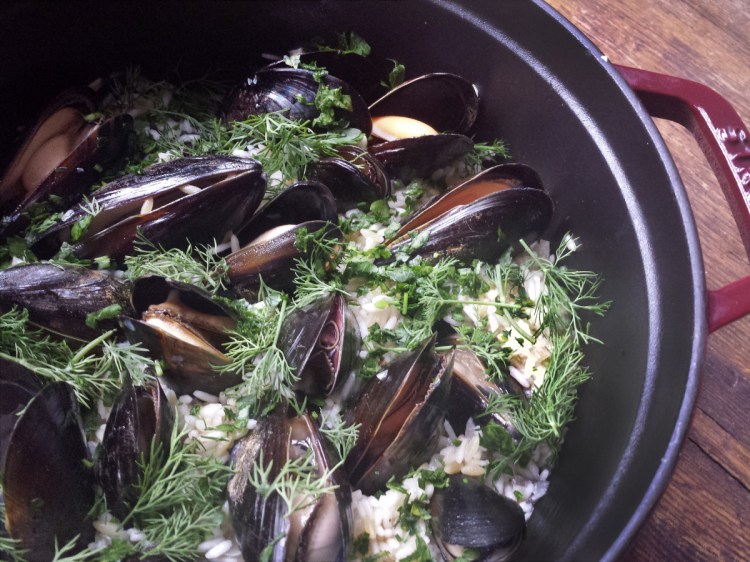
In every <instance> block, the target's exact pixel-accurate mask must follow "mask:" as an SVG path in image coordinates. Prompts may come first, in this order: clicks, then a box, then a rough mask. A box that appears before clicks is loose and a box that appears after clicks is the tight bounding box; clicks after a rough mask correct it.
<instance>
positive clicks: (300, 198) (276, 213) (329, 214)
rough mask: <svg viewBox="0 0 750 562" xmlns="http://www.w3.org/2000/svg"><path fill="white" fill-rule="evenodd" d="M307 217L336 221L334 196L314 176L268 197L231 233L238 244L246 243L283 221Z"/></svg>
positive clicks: (300, 219) (306, 219) (309, 218)
mask: <svg viewBox="0 0 750 562" xmlns="http://www.w3.org/2000/svg"><path fill="white" fill-rule="evenodd" d="M307 221H327V222H331V223H334V224H335V223H336V222H337V221H338V213H337V212H336V200H335V199H334V196H333V193H331V190H330V189H328V187H327V186H325V185H323V184H322V183H320V182H318V181H314V180H308V181H298V182H295V183H294V184H292V185H290V186H289V187H287V188H286V189H284V191H282V192H281V193H279V194H278V195H277V196H276V197H274V198H273V199H271V201H269V202H268V203H267V204H266V205H264V206H263V207H262V208H261V209H260V210H259V211H258V212H257V213H255V214H254V215H252V216H251V217H249V218H248V220H247V221H245V223H244V224H243V225H242V226H240V227H239V228H238V229H237V232H236V233H235V234H236V235H237V240H238V241H239V243H240V245H243V246H244V245H245V244H249V243H250V242H252V241H253V240H255V239H256V238H257V237H258V236H261V235H262V234H264V233H265V232H268V231H269V230H272V229H274V228H276V227H278V226H282V225H285V224H301V223H304V222H307Z"/></svg>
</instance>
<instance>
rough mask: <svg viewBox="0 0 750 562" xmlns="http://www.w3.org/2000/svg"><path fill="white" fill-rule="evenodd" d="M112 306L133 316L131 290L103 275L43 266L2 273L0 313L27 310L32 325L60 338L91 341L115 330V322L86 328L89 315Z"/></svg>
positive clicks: (70, 266)
mask: <svg viewBox="0 0 750 562" xmlns="http://www.w3.org/2000/svg"><path fill="white" fill-rule="evenodd" d="M112 305H119V306H120V307H121V308H122V313H123V314H129V313H130V304H129V287H128V286H127V284H125V283H123V282H122V281H119V280H117V279H115V278H114V277H112V276H111V275H108V274H107V273H104V272H101V271H94V270H91V269H87V268H85V267H80V266H72V265H66V266H60V265H52V264H44V263H35V264H27V265H20V266H16V267H11V268H9V269H4V270H2V271H0V310H2V311H6V312H7V311H8V310H10V309H11V308H13V307H14V306H16V307H20V308H25V309H26V310H27V311H28V312H29V319H30V320H31V322H33V323H34V324H37V325H39V326H41V327H43V328H45V329H47V330H50V331H52V332H55V333H57V334H61V335H64V336H67V337H71V338H75V339H81V340H86V341H88V340H91V339H93V338H94V337H96V336H97V335H98V334H100V333H102V332H104V331H106V330H109V329H112V328H116V327H117V323H116V322H115V321H113V320H104V321H101V322H98V323H97V324H96V328H92V327H90V326H88V325H86V317H87V316H88V315H89V314H91V313H94V312H97V311H98V310H101V309H103V308H106V307H108V306H112Z"/></svg>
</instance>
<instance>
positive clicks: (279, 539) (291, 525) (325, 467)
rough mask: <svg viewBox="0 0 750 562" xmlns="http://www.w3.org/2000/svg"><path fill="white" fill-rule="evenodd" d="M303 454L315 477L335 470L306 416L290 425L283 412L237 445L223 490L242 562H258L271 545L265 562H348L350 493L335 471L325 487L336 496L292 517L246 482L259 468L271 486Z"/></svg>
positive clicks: (273, 414)
mask: <svg viewBox="0 0 750 562" xmlns="http://www.w3.org/2000/svg"><path fill="white" fill-rule="evenodd" d="M308 451H309V453H308ZM305 454H311V459H312V465H313V470H314V472H315V474H316V476H317V477H322V476H323V475H324V474H326V473H327V472H330V471H331V470H332V468H333V466H335V460H334V457H333V456H332V453H331V452H330V451H329V450H328V448H326V447H325V444H324V441H323V438H322V437H321V435H320V433H319V431H318V429H317V427H316V426H315V424H314V422H313V421H312V419H311V418H310V416H309V415H307V414H305V415H303V416H298V417H295V418H291V419H290V418H288V417H287V415H286V413H285V411H284V410H283V409H282V408H278V409H276V410H275V411H273V412H271V413H270V414H269V415H267V416H264V417H263V418H261V419H259V420H258V425H257V426H256V428H255V430H254V431H252V432H251V433H250V434H248V435H247V436H245V437H244V438H243V439H242V440H240V441H239V442H238V444H237V445H236V447H235V450H234V453H233V461H232V465H233V468H234V470H235V475H234V476H233V477H232V479H231V480H230V481H229V484H228V485H227V500H228V502H229V514H230V516H231V517H232V524H233V527H234V530H235V533H236V534H237V538H238V540H239V542H240V547H241V550H242V555H243V557H244V559H245V560H260V559H261V553H262V552H263V551H264V550H265V549H266V548H268V547H269V546H270V545H273V546H272V547H271V548H272V552H271V554H270V557H269V558H267V560H270V561H273V562H285V561H289V560H298V561H302V560H304V561H306V562H334V561H336V562H344V561H345V560H347V559H348V558H347V554H348V551H349V548H350V544H351V536H352V531H353V524H352V514H351V490H350V488H349V485H348V484H347V482H346V480H345V479H344V478H343V475H342V474H341V473H340V471H339V470H335V471H333V472H332V473H331V474H330V475H329V478H328V479H327V481H326V485H330V486H337V487H336V489H335V490H333V491H330V492H327V493H325V494H323V495H321V496H320V497H319V498H317V499H316V500H315V501H314V502H312V503H311V504H310V505H308V506H307V507H304V508H303V509H300V510H299V511H297V512H294V513H288V512H287V509H286V505H285V503H284V502H283V501H282V499H281V497H280V496H279V495H278V493H276V492H272V493H270V494H267V495H266V496H265V497H264V496H263V495H262V494H261V493H259V491H258V490H257V489H255V488H254V487H253V486H252V485H251V484H250V482H249V478H248V477H249V476H250V475H251V474H252V471H254V470H256V469H258V468H262V469H267V470H268V471H269V474H268V478H269V480H273V479H275V478H277V477H278V475H279V472H280V470H281V468H282V467H283V466H284V465H285V464H286V463H287V461H288V460H289V459H295V458H299V457H301V456H302V455H305ZM258 464H260V465H261V466H260V467H258V466H257V465H258ZM298 499H299V500H302V499H303V498H298Z"/></svg>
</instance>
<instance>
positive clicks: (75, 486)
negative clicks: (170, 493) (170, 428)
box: [3, 382, 95, 562]
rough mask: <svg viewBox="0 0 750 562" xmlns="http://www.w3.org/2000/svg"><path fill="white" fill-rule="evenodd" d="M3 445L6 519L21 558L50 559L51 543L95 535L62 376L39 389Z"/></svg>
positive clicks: (71, 398)
mask: <svg viewBox="0 0 750 562" xmlns="http://www.w3.org/2000/svg"><path fill="white" fill-rule="evenodd" d="M6 450H7V452H6V457H5V464H4V467H3V494H4V501H5V510H6V522H5V523H6V529H7V531H8V533H9V534H10V536H11V537H13V538H15V539H17V540H19V541H20V542H21V548H22V549H23V550H25V551H26V552H25V553H24V558H25V559H27V560H29V561H30V562H47V561H49V560H52V559H53V558H54V556H55V550H56V546H60V545H66V544H68V543H69V542H70V541H72V540H73V539H75V538H76V537H78V538H77V540H76V542H75V549H80V548H83V547H84V546H85V545H86V544H87V543H88V542H89V541H91V540H92V539H93V536H94V528H93V526H92V524H91V520H90V519H89V513H90V512H91V509H92V508H93V506H94V499H95V495H94V479H93V473H92V471H91V469H90V468H89V466H90V459H89V454H88V449H87V447H86V442H85V440H84V435H83V425H82V422H81V417H80V414H79V410H78V403H77V401H76V398H75V394H74V393H73V390H72V389H71V388H70V387H69V386H68V385H67V384H66V383H64V382H56V383H52V384H48V385H46V386H44V387H43V388H42V389H41V390H39V391H38V392H37V393H36V394H35V395H34V397H33V398H32V399H31V400H30V401H29V402H28V404H27V405H26V407H25V409H24V411H23V414H22V415H21V416H20V417H18V418H17V421H16V424H15V427H14V428H13V432H12V433H11V435H10V439H9V442H8V446H7V448H6ZM75 549H74V552H76V551H77V550H75Z"/></svg>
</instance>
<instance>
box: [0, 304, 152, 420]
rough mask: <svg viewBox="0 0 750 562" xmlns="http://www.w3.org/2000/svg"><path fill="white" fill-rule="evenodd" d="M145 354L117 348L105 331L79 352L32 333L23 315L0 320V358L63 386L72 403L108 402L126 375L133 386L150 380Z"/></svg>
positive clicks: (35, 331)
mask: <svg viewBox="0 0 750 562" xmlns="http://www.w3.org/2000/svg"><path fill="white" fill-rule="evenodd" d="M145 351H146V350H145V349H143V348H142V347H140V346H138V345H133V344H123V345H120V344H117V343H116V341H115V330H110V331H108V332H105V333H104V334H102V335H100V336H99V337H97V338H95V339H94V340H92V341H90V342H88V343H87V344H85V345H84V346H83V347H81V348H78V349H74V348H71V347H70V345H69V344H68V342H67V341H65V340H57V339H53V338H52V337H50V336H49V335H47V334H46V333H45V332H44V331H43V330H39V329H35V328H32V327H31V326H30V324H29V315H28V312H27V311H26V310H18V309H11V310H10V311H9V312H6V313H4V314H2V315H0V358H3V359H6V360H8V361H13V362H15V363H19V364H21V365H23V366H24V367H26V368H27V369H29V370H31V371H33V372H34V373H36V374H37V375H39V376H40V377H42V378H43V379H47V380H49V381H53V382H56V381H63V382H66V383H68V384H69V385H70V386H71V388H72V389H73V391H74V392H75V395H76V398H77V399H78V401H79V402H80V403H81V404H82V405H84V406H86V407H88V406H91V405H92V404H93V403H94V402H95V401H96V400H97V399H98V398H102V397H110V398H111V397H113V396H114V394H116V393H117V391H118V390H119V389H120V388H121V387H122V383H123V380H124V378H125V377H126V376H128V375H129V376H131V377H132V379H133V380H134V382H136V384H139V383H142V382H143V381H144V380H145V379H146V378H148V377H149V376H150V375H149V374H148V369H146V367H149V366H151V367H153V365H154V363H153V361H152V360H151V359H149V358H148V357H147V356H146V355H145Z"/></svg>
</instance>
